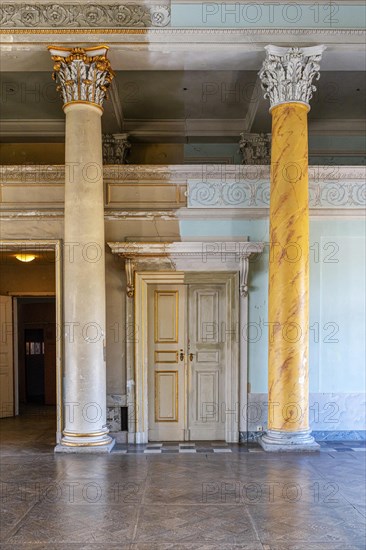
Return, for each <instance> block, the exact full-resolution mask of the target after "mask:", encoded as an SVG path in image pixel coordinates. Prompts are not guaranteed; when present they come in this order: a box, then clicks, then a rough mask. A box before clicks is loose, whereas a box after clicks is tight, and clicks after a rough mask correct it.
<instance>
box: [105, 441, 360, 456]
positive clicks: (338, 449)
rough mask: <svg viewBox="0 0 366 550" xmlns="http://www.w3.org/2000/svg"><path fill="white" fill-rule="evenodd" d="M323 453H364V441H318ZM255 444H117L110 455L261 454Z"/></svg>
mask: <svg viewBox="0 0 366 550" xmlns="http://www.w3.org/2000/svg"><path fill="white" fill-rule="evenodd" d="M319 444H320V451H321V452H323V453H330V452H331V453H349V452H350V453H352V452H355V451H356V452H365V451H366V441H319ZM263 452H264V451H263V449H262V447H260V446H259V445H258V443H256V442H252V441H251V442H248V443H225V442H224V441H187V442H184V443H179V442H177V441H167V442H162V443H154V442H151V443H146V444H139V445H127V444H126V445H122V444H118V445H116V446H115V447H114V449H113V450H112V453H118V454H150V455H154V454H158V455H161V454H204V453H210V454H226V453H263Z"/></svg>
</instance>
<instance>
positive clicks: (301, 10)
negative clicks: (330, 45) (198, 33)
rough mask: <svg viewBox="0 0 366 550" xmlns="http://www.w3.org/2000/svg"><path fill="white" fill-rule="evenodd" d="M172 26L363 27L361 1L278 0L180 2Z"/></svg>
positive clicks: (174, 3) (173, 3) (174, 9)
mask: <svg viewBox="0 0 366 550" xmlns="http://www.w3.org/2000/svg"><path fill="white" fill-rule="evenodd" d="M171 10H172V15H171V26H172V27H197V28H200V27H201V28H208V27H211V28H212V27H216V28H217V27H218V28H220V27H224V28H258V27H259V28H263V27H265V28H269V29H270V28H304V27H305V28H312V29H323V28H333V29H337V28H346V29H347V28H348V29H351V28H355V29H359V28H363V26H364V25H365V13H364V8H363V6H362V5H361V4H358V5H357V4H352V3H348V4H347V5H345V4H343V5H341V4H337V3H336V2H334V3H332V5H331V6H330V5H329V3H326V2H323V3H319V2H318V3H317V2H314V3H309V2H308V3H301V2H297V3H295V2H292V3H286V2H281V3H276V2H253V3H249V2H246V3H240V2H232V3H230V4H229V3H227V4H226V3H225V2H195V3H193V2H189V3H184V2H176V1H175V0H173V1H172V4H171Z"/></svg>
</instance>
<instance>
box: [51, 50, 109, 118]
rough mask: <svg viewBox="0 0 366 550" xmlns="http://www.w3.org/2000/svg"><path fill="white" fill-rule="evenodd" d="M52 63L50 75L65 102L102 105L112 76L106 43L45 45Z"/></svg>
mask: <svg viewBox="0 0 366 550" xmlns="http://www.w3.org/2000/svg"><path fill="white" fill-rule="evenodd" d="M48 50H49V52H50V54H51V57H52V60H53V61H54V62H55V64H54V67H53V69H54V72H53V74H52V78H53V79H54V80H55V81H56V82H57V84H58V86H57V90H58V91H59V92H60V93H61V97H62V99H63V102H64V107H65V105H68V104H69V103H92V104H94V105H97V106H98V107H100V108H102V105H103V101H104V99H105V98H106V97H107V90H108V87H109V85H110V83H111V82H112V79H113V77H114V72H113V71H112V68H111V65H110V62H109V60H108V59H107V52H108V46H104V45H102V46H95V47H92V48H60V47H57V46H48Z"/></svg>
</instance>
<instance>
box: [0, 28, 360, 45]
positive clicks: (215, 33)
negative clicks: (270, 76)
mask: <svg viewBox="0 0 366 550" xmlns="http://www.w3.org/2000/svg"><path fill="white" fill-rule="evenodd" d="M32 34H34V35H36V36H35V38H34V40H35V42H37V44H39V43H41V42H43V43H47V42H49V40H51V39H53V40H55V35H60V37H62V38H60V39H62V41H63V42H64V43H66V42H75V36H77V35H79V34H86V35H99V36H98V41H103V35H108V41H109V43H120V42H122V41H121V35H123V38H124V39H123V43H125V42H136V41H138V42H139V43H148V42H151V43H174V42H177V43H188V44H191V43H192V42H193V43H198V42H205V43H214V44H217V43H220V45H223V44H228V45H230V46H232V39H233V38H235V43H237V44H247V43H250V44H253V38H258V42H260V43H261V44H263V43H268V42H275V41H276V40H275V39H276V37H281V40H280V38H278V40H279V42H283V41H285V40H286V41H287V39H288V40H291V43H292V44H296V43H301V44H302V45H303V44H304V39H306V38H309V43H313V42H314V39H315V40H316V42H317V43H318V42H322V43H325V44H328V43H329V45H332V46H333V47H334V46H337V45H334V43H333V40H332V39H333V38H335V37H339V36H346V37H347V44H353V43H363V41H364V39H365V35H366V31H365V30H363V29H347V28H341V29H334V28H332V29H330V28H318V29H315V28H303V29H287V28H268V27H263V28H259V27H258V28H255V29H229V28H227V29H218V28H211V29H187V28H179V27H165V28H140V29H134V28H116V27H114V28H105V27H104V28H95V27H93V28H82V29H81V28H80V29H79V28H76V29H70V28H68V29H54V28H48V29H47V28H43V29H41V28H20V29H19V28H2V29H1V31H0V36H1V35H4V36H6V35H32ZM37 35H43V36H44V38H42V39H41V38H40V36H37ZM47 35H48V36H49V37H50V38H48V37H47ZM113 35H115V37H114V36H113ZM51 37H52V38H51ZM351 38H359V40H355V41H353V40H351ZM225 39H226V40H225ZM327 39H328V40H327ZM27 40H29V39H27ZM4 42H5V43H6V42H8V40H6V39H4ZM16 43H17V40H12V44H13V45H14V44H16ZM340 46H341V45H340Z"/></svg>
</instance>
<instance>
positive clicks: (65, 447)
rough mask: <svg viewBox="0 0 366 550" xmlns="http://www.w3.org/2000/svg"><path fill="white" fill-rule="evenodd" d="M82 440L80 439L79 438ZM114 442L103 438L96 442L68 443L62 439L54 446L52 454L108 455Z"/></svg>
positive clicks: (111, 439) (110, 438)
mask: <svg viewBox="0 0 366 550" xmlns="http://www.w3.org/2000/svg"><path fill="white" fill-rule="evenodd" d="M80 439H82V438H80ZM115 443H116V440H115V439H114V438H113V437H110V436H109V435H108V436H105V437H104V438H103V439H101V440H100V441H98V442H89V443H87V442H85V441H75V440H74V441H73V442H72V443H70V442H69V441H67V440H65V438H63V439H62V440H61V443H59V444H58V445H56V447H55V449H54V452H55V453H84V454H85V453H86V454H100V453H110V452H111V450H112V449H113V447H114V445H115Z"/></svg>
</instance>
